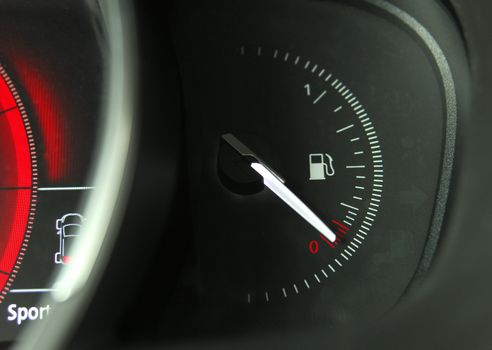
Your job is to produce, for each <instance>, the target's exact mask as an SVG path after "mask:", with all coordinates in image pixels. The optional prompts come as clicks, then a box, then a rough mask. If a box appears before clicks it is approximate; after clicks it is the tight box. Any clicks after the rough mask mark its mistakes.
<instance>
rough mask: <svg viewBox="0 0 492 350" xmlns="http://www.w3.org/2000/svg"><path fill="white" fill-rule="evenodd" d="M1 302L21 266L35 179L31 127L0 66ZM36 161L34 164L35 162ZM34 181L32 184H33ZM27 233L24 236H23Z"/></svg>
mask: <svg viewBox="0 0 492 350" xmlns="http://www.w3.org/2000/svg"><path fill="white" fill-rule="evenodd" d="M0 75H1V77H0V169H1V174H2V176H0V187H1V190H0V271H1V272H0V291H2V293H1V294H0V302H1V301H2V299H3V298H4V295H5V291H8V287H9V281H12V279H13V278H14V277H15V275H16V273H17V270H18V267H19V265H20V264H21V263H22V257H23V250H25V246H26V245H27V242H28V239H29V236H28V234H27V233H28V232H29V228H28V223H29V216H30V212H31V204H32V203H33V201H34V199H33V195H32V192H33V188H35V187H36V181H37V176H36V175H35V174H36V172H35V171H33V167H35V165H34V164H35V163H33V160H32V159H31V157H33V159H34V157H36V155H35V152H34V144H32V143H31V142H30V140H32V139H31V138H30V136H29V134H30V132H31V131H30V126H29V122H28V120H27V118H26V117H25V112H24V106H23V104H22V102H21V101H20V99H19V97H18V95H17V92H16V91H15V88H14V86H13V85H12V83H11V81H10V78H9V77H8V76H7V74H6V73H5V71H4V70H3V68H2V67H1V66H0ZM34 161H35V160H34ZM33 181H34V182H33ZM26 232H27V233H26Z"/></svg>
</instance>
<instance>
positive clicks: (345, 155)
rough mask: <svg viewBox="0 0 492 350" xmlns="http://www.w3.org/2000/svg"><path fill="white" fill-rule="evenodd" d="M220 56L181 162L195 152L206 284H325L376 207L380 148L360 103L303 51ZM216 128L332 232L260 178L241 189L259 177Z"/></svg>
mask: <svg viewBox="0 0 492 350" xmlns="http://www.w3.org/2000/svg"><path fill="white" fill-rule="evenodd" d="M224 54H226V53H224ZM222 62H223V64H224V65H223V69H224V70H226V71H229V72H230V74H225V75H224V78H223V80H222V84H221V86H220V87H218V92H217V95H218V96H221V97H219V98H218V99H216V100H214V102H215V103H214V105H213V107H212V108H213V109H214V110H216V111H217V113H214V114H212V115H209V116H207V118H206V125H204V127H203V131H204V133H203V138H201V139H200V143H201V145H202V146H201V150H200V151H198V152H197V153H196V154H195V152H192V153H191V154H190V160H191V162H192V164H195V163H196V162H200V159H205V160H206V162H204V163H203V162H202V165H203V167H202V168H201V169H200V171H201V176H200V179H199V180H198V182H197V184H196V185H197V191H196V192H194V198H193V199H194V203H195V204H196V207H195V210H196V213H197V221H198V222H200V225H199V226H198V227H197V228H196V230H197V235H198V236H199V242H200V249H201V254H200V257H201V259H203V263H204V265H207V266H208V271H210V272H212V271H213V273H212V274H210V275H209V276H206V279H207V281H206V283H207V284H210V287H211V288H213V289H214V290H215V289H217V290H219V291H224V290H230V294H229V295H227V296H226V298H227V299H230V300H234V301H236V302H238V303H239V302H241V301H243V302H245V303H268V302H270V301H274V300H277V301H278V300H281V299H287V298H292V297H296V296H297V295H298V294H302V293H305V292H308V291H310V290H311V289H317V288H319V287H320V286H321V285H322V284H323V285H326V284H330V283H331V282H330V280H331V279H332V278H333V277H334V274H336V273H337V272H338V273H339V274H340V273H342V268H343V266H344V265H345V264H349V263H350V260H351V258H352V257H353V256H354V255H356V254H357V251H358V250H359V249H360V248H361V247H362V245H363V244H364V241H365V240H366V238H367V236H368V235H369V234H370V232H371V229H372V226H373V223H374V222H375V220H376V219H377V214H378V211H379V207H380V205H381V200H382V193H383V180H384V178H383V153H382V145H381V143H380V141H379V139H378V136H377V133H376V126H375V124H374V123H373V121H372V119H371V116H370V111H368V110H366V109H365V107H364V106H363V105H362V103H361V102H360V101H359V100H358V98H357V96H356V94H355V93H354V92H353V91H351V89H350V87H349V86H347V85H346V84H344V82H343V79H342V77H338V76H337V75H336V74H334V73H332V72H331V71H330V70H329V69H328V68H327V67H324V66H322V65H320V64H318V63H317V62H316V60H314V59H313V58H311V57H301V56H300V55H297V54H296V53H295V52H289V51H285V50H280V49H277V48H271V47H264V46H253V47H246V46H238V47H237V48H235V49H234V50H231V52H230V53H229V54H228V57H227V58H226V59H224V60H222ZM285 87H288V89H286V88H285ZM225 133H231V134H233V135H234V136H235V137H236V138H237V139H238V140H240V141H241V142H242V143H244V144H245V145H247V146H248V147H249V148H250V149H251V150H252V151H253V152H255V154H256V155H257V156H258V157H259V158H261V161H262V162H264V163H265V164H268V167H269V168H270V169H271V170H273V171H274V172H276V173H277V174H278V175H279V176H280V177H281V178H282V179H283V180H284V181H285V186H286V187H287V188H289V189H290V191H292V193H293V194H294V195H295V196H296V197H298V198H299V199H300V200H301V201H302V202H303V203H304V204H305V205H306V206H307V207H308V208H309V209H310V210H312V212H313V213H314V214H315V215H316V216H317V217H318V218H319V219H320V220H321V221H322V222H323V223H324V224H325V225H327V226H328V227H329V228H330V229H331V231H332V232H333V233H334V234H335V235H336V241H335V242H333V240H330V239H329V238H328V237H326V236H325V235H324V234H323V233H322V231H320V230H318V229H316V228H315V227H314V226H312V224H310V221H309V220H306V219H305V218H303V217H302V215H300V214H298V213H297V212H296V211H295V209H293V208H292V207H290V206H289V205H288V204H287V203H286V202H285V198H284V197H281V196H279V195H278V194H275V193H274V191H272V189H270V188H268V186H259V187H258V188H257V189H254V188H253V189H251V190H249V191H248V189H247V188H244V187H247V186H248V184H250V183H254V182H256V181H259V182H261V183H263V182H264V179H263V177H262V176H261V175H259V174H256V176H255V174H254V173H255V171H254V170H253V169H252V168H251V167H248V166H247V165H248V164H244V162H241V160H240V159H237V158H234V157H232V156H228V154H227V153H228V152H231V150H224V149H223V148H227V147H228V146H227V145H225V144H224V143H223V141H221V135H223V134H225ZM232 152H234V151H232ZM245 165H246V166H245ZM224 169H225V170H224ZM227 171H229V172H230V173H228V174H224V175H222V176H220V173H221V172H222V173H224V172H227ZM218 173H219V176H217V174H218ZM241 173H242V174H241ZM250 173H251V174H250ZM242 175H243V177H246V176H248V175H249V176H251V179H250V180H248V179H243V177H241V176H242ZM234 182H237V185H236V186H234V185H230V184H231V183H234ZM243 188H244V190H243ZM248 192H249V193H248ZM195 199H196V200H195ZM217 295H218V294H217ZM221 298H223V296H221Z"/></svg>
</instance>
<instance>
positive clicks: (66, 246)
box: [55, 213, 85, 265]
mask: <svg viewBox="0 0 492 350" xmlns="http://www.w3.org/2000/svg"><path fill="white" fill-rule="evenodd" d="M84 221H85V218H84V217H83V216H82V215H80V214H77V213H69V214H66V215H63V216H62V217H61V218H60V219H58V220H56V234H57V235H58V238H59V248H58V252H56V254H55V264H63V265H66V264H69V263H70V255H68V254H69V253H70V247H71V246H72V245H73V242H74V241H75V239H76V238H77V237H78V236H79V235H80V228H81V227H82V223H83V222H84Z"/></svg>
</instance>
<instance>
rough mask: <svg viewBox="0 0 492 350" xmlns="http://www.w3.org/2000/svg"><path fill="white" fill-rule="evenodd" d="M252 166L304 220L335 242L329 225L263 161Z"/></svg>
mask: <svg viewBox="0 0 492 350" xmlns="http://www.w3.org/2000/svg"><path fill="white" fill-rule="evenodd" d="M251 167H252V168H253V169H254V170H255V171H256V172H257V173H258V174H260V175H261V176H262V177H263V183H264V184H265V186H267V187H268V188H269V189H270V190H272V192H273V193H275V194H276V195H277V196H278V197H279V198H280V199H281V200H283V201H284V202H285V203H287V205H288V206H289V207H291V208H292V209H294V210H295V211H296V212H297V214H299V215H300V216H302V217H303V218H304V220H306V221H307V222H308V223H310V224H311V225H312V226H313V227H314V228H315V229H317V230H318V231H319V232H320V233H321V234H322V235H323V236H324V237H326V238H327V239H328V240H329V241H330V242H335V240H336V238H337V237H336V235H335V234H334V233H333V231H332V230H330V228H329V227H328V226H326V225H325V224H324V223H323V221H321V219H320V218H319V217H318V216H317V215H316V214H314V213H313V211H312V210H311V209H309V208H308V206H307V205H306V204H304V203H303V202H302V201H301V200H300V199H299V198H298V197H297V196H296V195H295V194H294V193H292V191H291V190H289V189H288V188H287V186H285V185H284V183H283V182H282V181H280V179H279V178H278V177H277V176H275V175H274V174H273V173H272V172H271V171H270V170H269V169H267V168H266V167H265V166H264V165H263V164H261V163H251Z"/></svg>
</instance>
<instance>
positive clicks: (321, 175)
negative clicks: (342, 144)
mask: <svg viewBox="0 0 492 350" xmlns="http://www.w3.org/2000/svg"><path fill="white" fill-rule="evenodd" d="M333 175H335V169H334V168H333V158H332V157H331V156H330V155H329V154H328V153H325V154H323V153H312V154H310V155H309V180H311V181H315V180H326V177H327V176H333Z"/></svg>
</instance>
